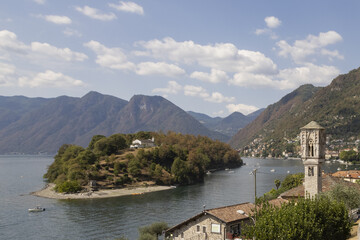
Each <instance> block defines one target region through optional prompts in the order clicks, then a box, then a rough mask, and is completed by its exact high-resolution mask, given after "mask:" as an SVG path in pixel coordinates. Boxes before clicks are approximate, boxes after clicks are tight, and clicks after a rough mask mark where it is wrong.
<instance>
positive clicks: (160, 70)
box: [136, 62, 185, 77]
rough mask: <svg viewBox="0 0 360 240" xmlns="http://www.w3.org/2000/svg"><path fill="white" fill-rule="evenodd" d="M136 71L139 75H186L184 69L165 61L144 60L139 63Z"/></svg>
mask: <svg viewBox="0 0 360 240" xmlns="http://www.w3.org/2000/svg"><path fill="white" fill-rule="evenodd" d="M136 73H137V74H138V75H163V76H167V77H176V76H180V75H184V74H185V71H184V69H182V68H180V67H178V66H176V65H174V64H168V63H165V62H156V63H155V62H142V63H139V64H138V65H137V69H136Z"/></svg>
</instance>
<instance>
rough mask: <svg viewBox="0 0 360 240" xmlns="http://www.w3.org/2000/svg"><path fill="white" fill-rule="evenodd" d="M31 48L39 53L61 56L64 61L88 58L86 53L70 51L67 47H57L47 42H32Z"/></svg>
mask: <svg viewBox="0 0 360 240" xmlns="http://www.w3.org/2000/svg"><path fill="white" fill-rule="evenodd" d="M31 50H32V51H33V52H35V53H40V54H41V55H43V56H45V55H47V56H53V57H57V58H61V59H63V60H65V61H80V62H81V61H84V60H85V59H87V58H88V56H87V55H85V54H84V53H80V52H74V51H71V50H70V49H69V48H57V47H55V46H52V45H50V44H48V43H40V42H32V43H31Z"/></svg>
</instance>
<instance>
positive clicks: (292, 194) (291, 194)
mask: <svg viewBox="0 0 360 240" xmlns="http://www.w3.org/2000/svg"><path fill="white" fill-rule="evenodd" d="M337 183H342V184H345V185H348V186H351V187H354V188H357V189H358V190H359V191H360V185H359V184H357V183H352V182H347V181H343V180H342V179H340V178H335V177H332V176H330V175H323V176H322V191H323V192H327V191H329V190H330V189H331V187H332V186H333V185H335V184H337ZM280 197H281V198H284V199H293V198H297V197H304V185H300V186H298V187H295V188H292V189H290V190H288V191H286V192H284V193H282V194H280Z"/></svg>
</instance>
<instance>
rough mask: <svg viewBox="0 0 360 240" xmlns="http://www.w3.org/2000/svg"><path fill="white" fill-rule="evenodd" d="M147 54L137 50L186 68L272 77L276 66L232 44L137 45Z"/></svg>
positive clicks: (171, 42)
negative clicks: (200, 67)
mask: <svg viewBox="0 0 360 240" xmlns="http://www.w3.org/2000/svg"><path fill="white" fill-rule="evenodd" d="M137 45H138V46H141V47H143V48H145V49H146V50H147V51H142V52H141V51H140V52H139V51H138V52H136V53H135V54H136V55H138V56H151V57H154V58H158V59H164V60H171V61H174V62H177V63H184V64H188V65H193V64H199V65H200V66H203V67H209V68H213V69H218V70H221V71H226V72H243V71H245V72H253V73H266V74H274V73H276V72H277V66H276V64H275V63H274V62H273V61H272V60H271V59H270V58H267V57H266V56H265V55H264V54H262V53H260V52H255V51H249V50H240V49H238V48H237V47H236V46H235V45H233V44H231V43H217V44H214V45H200V44H196V43H194V42H193V41H184V42H177V41H175V40H174V39H172V38H169V37H168V38H164V39H163V40H158V39H154V40H151V41H148V42H138V43H137Z"/></svg>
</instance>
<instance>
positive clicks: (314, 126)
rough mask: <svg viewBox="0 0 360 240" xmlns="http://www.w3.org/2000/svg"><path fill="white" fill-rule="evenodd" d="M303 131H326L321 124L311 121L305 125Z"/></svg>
mask: <svg viewBox="0 0 360 240" xmlns="http://www.w3.org/2000/svg"><path fill="white" fill-rule="evenodd" d="M301 129H325V128H323V127H322V126H320V124H318V123H317V122H315V121H311V122H309V123H308V124H307V125H305V126H304V127H302V128H301Z"/></svg>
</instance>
